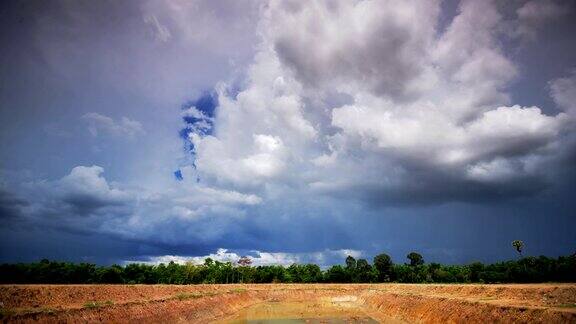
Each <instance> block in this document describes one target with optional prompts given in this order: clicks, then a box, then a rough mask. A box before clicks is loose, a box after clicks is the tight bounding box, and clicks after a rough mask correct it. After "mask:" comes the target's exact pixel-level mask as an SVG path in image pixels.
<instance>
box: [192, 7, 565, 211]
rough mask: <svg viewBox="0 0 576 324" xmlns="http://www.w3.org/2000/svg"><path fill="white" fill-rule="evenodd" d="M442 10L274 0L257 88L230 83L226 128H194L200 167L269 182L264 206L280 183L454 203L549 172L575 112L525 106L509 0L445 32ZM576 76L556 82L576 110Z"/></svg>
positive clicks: (466, 13)
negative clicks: (510, 40)
mask: <svg viewBox="0 0 576 324" xmlns="http://www.w3.org/2000/svg"><path fill="white" fill-rule="evenodd" d="M439 11H440V3H439V2H438V1H426V2H419V1H406V2H402V3H401V4H398V3H396V2H394V3H386V2H379V1H359V2H324V1H317V2H313V3H310V4H303V3H299V2H285V1H272V2H271V3H270V5H269V7H268V8H267V9H266V10H265V11H264V12H263V15H262V21H261V23H260V28H261V33H262V35H263V36H262V37H263V40H262V44H261V46H260V51H259V53H258V54H257V55H256V58H255V61H254V63H253V64H252V65H251V66H250V68H249V70H248V79H247V82H246V86H245V88H244V89H243V90H242V91H240V92H239V93H238V94H237V95H234V96H231V95H228V94H227V92H226V91H225V90H222V89H223V88H225V85H222V86H221V87H220V89H221V90H219V92H218V94H219V103H220V105H219V106H218V107H217V111H216V118H215V120H214V123H215V128H214V133H213V134H212V135H209V136H192V138H191V140H192V141H193V143H194V144H195V146H196V148H197V170H198V173H199V174H200V177H201V178H202V179H204V180H206V182H207V183H212V184H214V185H226V186H232V187H234V188H240V190H242V188H244V189H246V188H249V189H250V190H261V193H260V196H262V197H263V198H264V202H265V201H266V196H273V195H272V194H270V190H271V188H276V187H277V186H279V185H290V186H296V187H298V188H300V190H303V191H306V190H312V191H318V190H319V191H329V192H334V191H342V192H346V191H351V190H353V188H355V189H358V188H360V191H362V190H364V189H366V188H370V189H369V191H370V193H369V194H367V195H368V196H370V199H374V195H376V196H378V195H379V194H378V192H381V193H380V195H381V196H383V197H382V199H383V200H387V198H386V197H384V196H386V195H389V194H390V192H392V191H393V192H395V193H394V194H393V195H396V196H398V195H400V197H401V196H402V194H400V193H402V192H406V194H407V195H408V194H409V193H414V192H415V191H416V192H419V195H427V194H429V195H430V196H434V197H435V198H434V200H436V201H438V200H440V201H442V200H443V199H450V200H453V199H456V200H458V199H473V197H470V196H468V195H467V194H466V192H468V191H469V190H470V188H472V189H473V187H474V186H475V183H477V185H478V186H480V187H479V188H483V189H482V190H488V191H490V190H497V189H496V188H495V187H494V188H493V189H490V187H488V189H486V188H487V187H486V186H485V184H486V183H488V184H491V183H493V181H492V180H493V179H499V181H498V185H499V186H506V185H508V184H510V185H512V184H513V183H515V181H517V180H518V179H522V178H530V179H534V178H537V179H540V180H542V181H545V180H546V177H548V176H549V175H548V174H546V172H540V170H539V168H538V163H539V162H538V161H541V160H547V161H549V160H550V157H553V156H554V155H555V154H557V153H558V151H557V148H558V145H559V143H560V142H559V141H561V138H562V136H561V134H563V133H564V132H566V131H569V130H570V129H571V126H572V125H573V122H574V119H573V117H572V116H571V114H567V113H563V112H562V113H558V114H556V115H547V114H545V113H543V111H542V110H541V109H540V108H539V107H524V106H520V105H514V104H513V102H511V99H510V95H509V94H508V92H507V91H506V88H507V86H508V85H509V84H510V82H511V81H512V80H514V79H515V78H516V76H517V66H516V65H515V64H514V62H513V61H512V60H511V59H510V58H509V57H508V56H507V55H505V53H504V51H503V50H502V48H501V42H500V40H499V37H500V36H502V35H501V33H502V30H503V24H504V23H505V21H504V18H503V17H502V15H501V14H500V13H499V12H498V10H497V7H496V5H495V3H493V2H492V1H463V2H462V3H461V5H460V7H459V12H458V14H457V16H456V17H455V18H454V19H453V21H452V22H451V23H450V24H449V26H448V27H447V29H446V30H445V31H440V30H439V28H438V27H437V26H438V19H439V18H438V16H439ZM478 12H482V15H478ZM294 26H300V27H301V28H294ZM570 82H571V81H570V80H568V79H561V80H557V81H555V82H554V83H553V84H552V86H551V87H552V95H553V96H554V98H555V99H556V101H557V102H558V103H559V105H561V106H562V107H563V109H565V110H566V111H568V112H569V111H570V109H571V108H570V107H571V106H570V105H571V104H570V103H567V102H568V101H569V99H566V97H567V96H569V95H570V91H571V90H570V89H572V88H573V87H572V86H571V85H570V84H569V83H570ZM333 98H344V99H343V100H333ZM504 174H505V175H506V176H503V175H504ZM507 179H508V180H509V181H507ZM442 182H450V183H451V185H450V186H444V187H443V186H441V185H440V184H441V183H442ZM458 186H465V187H466V190H461V191H460V192H461V193H462V195H464V196H463V197H458V195H459V194H460V193H459V190H458V189H454V188H457V187H458ZM536 187H537V188H538V189H537V188H536ZM536 187H535V188H534V190H539V189H540V186H536ZM255 188H260V189H255ZM362 188H364V189H362ZM431 188H435V189H434V193H431V192H428V191H429V190H431ZM444 188H450V189H449V191H446V192H445V193H444V194H442V191H443V190H444ZM354 191H356V190H354ZM471 191H472V192H474V191H475V190H471ZM512 191H513V190H512ZM522 192H524V193H527V192H530V188H523V189H522ZM355 194H358V193H355ZM358 195H359V196H360V197H359V198H362V197H361V196H362V194H361V193H359V194H358ZM401 198H402V199H406V197H401ZM408 200H410V199H409V198H408Z"/></svg>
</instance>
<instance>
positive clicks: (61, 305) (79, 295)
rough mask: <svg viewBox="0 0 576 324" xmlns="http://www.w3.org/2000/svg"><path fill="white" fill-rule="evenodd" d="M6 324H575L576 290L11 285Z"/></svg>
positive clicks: (4, 307) (1, 301) (4, 294)
mask: <svg viewBox="0 0 576 324" xmlns="http://www.w3.org/2000/svg"><path fill="white" fill-rule="evenodd" d="M0 311H1V312H0V320H1V321H2V322H6V323H31V322H42V323H77V322H87V323H92V322H108V323H120V322H121V323H139V324H140V323H160V322H161V323H214V322H215V323H351V322H352V323H374V322H378V323H499V322H500V323H511V322H522V323H576V284H537V285H534V284H531V285H476V284H471V285H440V284H430V285H428V284H365V285H363V284H362V285H360V284H342V285H340V284H299V285H298V284H263V285H189V286H178V285H4V286H0Z"/></svg>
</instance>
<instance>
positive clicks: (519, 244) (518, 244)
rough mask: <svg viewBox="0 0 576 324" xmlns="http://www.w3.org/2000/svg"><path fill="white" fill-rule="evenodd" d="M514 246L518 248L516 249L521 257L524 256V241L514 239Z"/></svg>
mask: <svg viewBox="0 0 576 324" xmlns="http://www.w3.org/2000/svg"><path fill="white" fill-rule="evenodd" d="M512 246H513V247H514V248H515V249H516V251H518V253H519V254H520V257H522V248H523V247H524V242H522V241H520V240H514V241H512Z"/></svg>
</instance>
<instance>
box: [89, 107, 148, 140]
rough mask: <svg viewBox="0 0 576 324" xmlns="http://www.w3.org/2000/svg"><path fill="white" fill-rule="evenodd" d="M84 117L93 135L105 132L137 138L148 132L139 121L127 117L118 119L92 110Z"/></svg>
mask: <svg viewBox="0 0 576 324" xmlns="http://www.w3.org/2000/svg"><path fill="white" fill-rule="evenodd" d="M82 119H83V120H84V121H85V122H86V124H87V125H88V131H89V132H90V134H92V136H98V135H104V134H105V135H109V136H116V137H126V138H135V137H136V136H140V135H143V134H145V133H146V132H145V131H144V127H142V124H141V123H140V122H139V121H136V120H132V119H130V118H127V117H122V118H121V119H120V120H117V121H116V120H114V119H112V118H110V117H108V116H105V115H102V114H99V113H94V112H91V113H88V114H85V115H84V116H82Z"/></svg>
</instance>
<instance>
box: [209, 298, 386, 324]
mask: <svg viewBox="0 0 576 324" xmlns="http://www.w3.org/2000/svg"><path fill="white" fill-rule="evenodd" d="M220 323H267V324H285V323H382V321H376V320H374V319H373V318H371V317H370V316H369V315H368V314H366V313H364V312H363V311H362V308H360V307H357V305H352V304H350V302H349V301H348V300H346V301H342V302H340V301H335V300H334V301H319V302H266V303H261V304H256V305H253V306H251V307H248V308H245V309H243V310H241V311H239V312H238V313H236V314H235V315H233V316H232V317H229V318H227V319H225V320H223V321H220ZM384 323H398V321H393V320H391V321H390V322H388V321H385V322H384Z"/></svg>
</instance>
